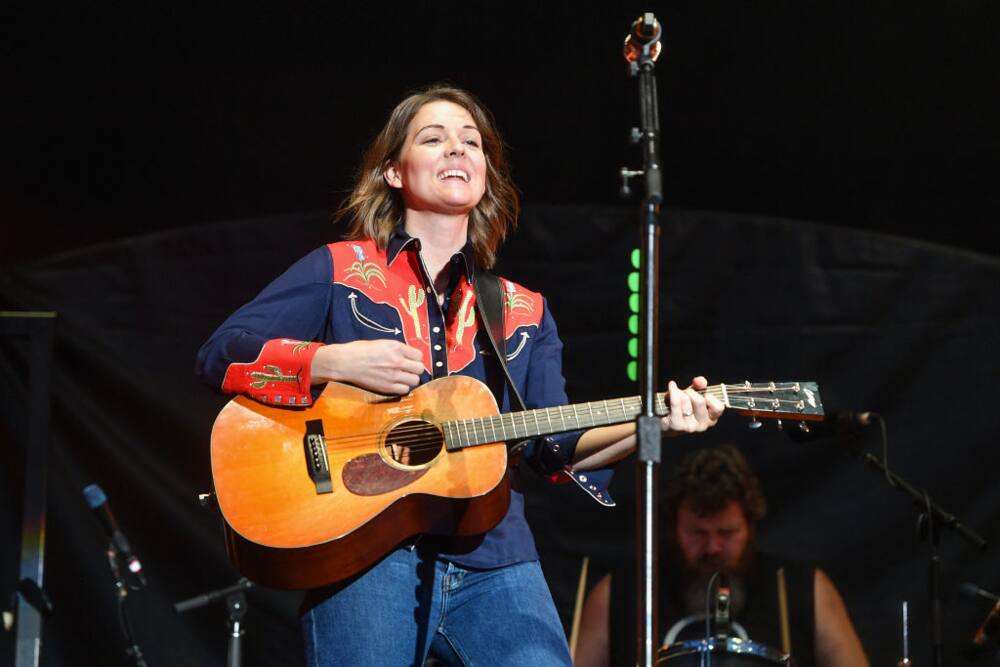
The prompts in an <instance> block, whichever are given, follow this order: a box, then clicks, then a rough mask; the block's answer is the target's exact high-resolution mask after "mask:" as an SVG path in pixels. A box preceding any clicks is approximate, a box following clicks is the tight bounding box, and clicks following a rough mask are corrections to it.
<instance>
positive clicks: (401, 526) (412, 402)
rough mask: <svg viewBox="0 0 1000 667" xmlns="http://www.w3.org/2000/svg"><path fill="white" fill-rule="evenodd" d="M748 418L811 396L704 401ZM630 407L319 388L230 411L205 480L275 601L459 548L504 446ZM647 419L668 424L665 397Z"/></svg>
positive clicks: (471, 383) (632, 406)
mask: <svg viewBox="0 0 1000 667" xmlns="http://www.w3.org/2000/svg"><path fill="white" fill-rule="evenodd" d="M703 393H705V394H711V395H712V396H715V397H716V398H717V399H719V400H720V401H721V402H722V403H723V405H725V406H726V407H727V408H728V409H730V410H735V411H737V412H739V413H742V414H746V415H749V416H751V417H753V418H754V420H756V419H757V418H760V417H764V418H775V419H789V420H795V421H800V422H801V424H802V425H803V426H804V425H805V422H806V421H807V420H817V419H822V417H823V406H822V403H821V402H820V397H819V391H818V389H817V387H816V385H815V384H814V383H809V382H790V383H780V384H775V383H766V384H751V383H749V382H748V383H743V384H730V385H726V384H723V385H713V386H711V387H708V388H707V389H705V390H704V391H703ZM640 408H641V406H640V400H639V397H631V398H619V399H612V400H606V401H594V402H592V403H580V404H577V405H563V406H558V407H552V408H544V409H538V410H527V411H524V412H512V413H507V414H499V411H498V409H497V404H496V401H495V399H494V397H493V394H492V393H491V392H490V390H489V388H488V387H487V386H486V385H485V384H483V383H482V382H480V381H478V380H475V379H473V378H469V377H465V376H458V375H455V376H450V377H446V378H440V379H437V380H433V381H431V382H428V383H426V384H424V385H421V386H420V387H418V388H417V389H415V390H414V391H412V392H411V393H409V394H407V395H406V396H382V395H379V394H375V393H372V392H369V391H365V390H363V389H358V388H356V387H353V386H349V385H344V384H338V383H329V384H328V385H327V386H326V388H325V389H324V390H323V392H322V394H321V395H320V396H319V398H318V399H317V400H316V401H315V402H314V403H313V405H312V406H309V407H302V408H291V407H277V406H272V405H265V404H262V403H258V402H256V401H254V400H252V399H249V398H246V397H237V398H234V399H233V400H231V401H230V402H229V403H228V404H226V406H225V407H224V408H223V409H222V411H221V412H220V413H219V416H218V417H217V418H216V420H215V425H214V427H213V429H212V478H213V480H214V483H215V492H216V497H217V499H218V503H219V508H220V509H221V511H222V516H223V518H224V519H225V524H226V525H225V533H226V546H227V551H228V553H229V556H230V558H231V559H232V561H233V564H234V565H235V566H236V568H237V569H238V570H239V571H240V572H242V573H243V574H244V575H246V576H247V577H249V578H250V579H252V580H254V581H256V582H258V583H260V584H262V585H265V586H271V587H274V588H292V589H297V588H315V587H318V586H323V585H326V584H330V583H334V582H337V581H341V580H343V579H346V578H348V577H351V576H352V575H355V574H357V573H358V572H360V571H362V570H363V569H365V568H366V567H368V566H370V565H372V564H373V563H375V562H376V561H378V560H379V559H380V558H381V557H382V556H384V555H385V554H386V553H388V552H389V551H390V550H391V549H393V548H394V547H396V546H398V545H399V544H400V543H402V542H404V541H405V540H407V539H409V538H411V537H413V536H415V535H418V534H431V535H453V536H470V535H478V534H481V533H484V532H486V531H488V530H489V529H490V528H492V527H493V526H495V525H496V524H497V523H499V522H500V520H501V519H503V517H504V515H505V514H506V512H507V505H508V502H509V496H510V489H509V482H508V475H507V459H508V450H507V446H506V444H505V443H508V442H517V441H519V440H523V439H525V438H532V437H536V436H543V435H549V434H553V433H561V432H564V431H572V430H577V429H586V428H591V427H593V426H605V425H609V424H619V423H623V422H627V421H632V420H634V419H635V418H636V417H637V416H638V415H639V413H640ZM657 413H658V414H660V415H667V414H669V404H668V403H667V402H666V395H665V394H658V395H657Z"/></svg>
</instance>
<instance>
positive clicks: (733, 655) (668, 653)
mask: <svg viewBox="0 0 1000 667" xmlns="http://www.w3.org/2000/svg"><path fill="white" fill-rule="evenodd" d="M656 664H657V665H663V666H664V667H708V666H709V665H711V667H775V666H776V665H782V666H784V667H792V666H793V665H794V664H795V663H794V662H793V661H792V659H791V657H790V656H787V655H784V654H782V653H781V652H779V651H777V650H775V649H773V648H771V647H770V646H765V645H764V644H758V643H757V642H752V641H746V640H744V639H740V638H739V637H729V638H727V639H715V638H712V639H692V640H688V641H683V642H677V643H676V644H671V645H670V646H664V647H663V648H661V649H660V650H659V651H658V652H657V654H656Z"/></svg>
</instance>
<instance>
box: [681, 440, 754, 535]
mask: <svg viewBox="0 0 1000 667" xmlns="http://www.w3.org/2000/svg"><path fill="white" fill-rule="evenodd" d="M684 501H687V502H688V505H689V507H690V508H691V511H693V512H694V513H695V514H697V515H699V516H708V515H711V514H715V513H716V512H718V511H719V510H721V509H723V508H724V507H725V506H726V505H728V504H729V503H730V502H732V501H736V502H738V503H739V504H740V507H742V508H743V515H744V516H745V517H746V520H747V522H748V523H749V524H750V525H751V527H752V526H753V525H754V524H756V522H757V521H759V520H760V519H762V518H763V517H764V515H765V514H766V513H767V502H766V501H765V500H764V494H763V492H762V491H761V486H760V479H759V478H758V477H757V475H756V474H755V473H754V471H753V470H751V468H750V464H748V463H747V460H746V459H745V458H744V457H743V454H741V453H740V450H738V449H736V448H735V447H733V446H732V445H725V446H723V447H715V448H711V449H696V450H694V451H692V452H689V453H688V454H686V455H685V456H684V457H683V458H682V459H681V460H680V462H679V463H678V464H677V466H676V467H675V468H674V469H673V470H672V471H671V473H670V477H669V479H668V480H667V488H666V492H665V493H664V494H663V509H664V511H665V512H666V514H667V519H668V521H669V523H668V524H667V525H668V526H670V529H671V531H673V530H674V529H675V528H676V526H677V510H678V509H679V508H680V506H681V504H682V503H683V502H684Z"/></svg>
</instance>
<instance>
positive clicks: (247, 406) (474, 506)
mask: <svg viewBox="0 0 1000 667" xmlns="http://www.w3.org/2000/svg"><path fill="white" fill-rule="evenodd" d="M497 412H498V410H497V405H496V401H495V400H494V398H493V395H492V393H491V392H490V390H489V389H488V388H487V387H486V385H484V384H483V383H481V382H479V381H478V380H475V379H473V378H468V377H464V376H451V377H447V378H441V379H438V380H433V381H431V382H428V383H427V384H424V385H422V386H420V387H418V388H417V389H415V390H414V391H413V392H411V393H410V394H408V395H407V396H402V397H398V396H391V397H390V396H381V395H378V394H374V393H371V392H368V391H365V390H362V389H357V388H355V387H351V386H348V385H342V384H337V383H329V384H328V385H327V387H326V389H325V390H324V391H323V393H322V394H321V395H320V397H319V398H318V399H317V400H316V401H315V402H314V404H313V405H312V406H311V407H308V408H291V407H276V406H271V405H265V404H261V403H258V402H256V401H253V400H251V399H248V398H245V397H239V398H235V399H233V400H232V401H230V402H229V403H228V404H227V405H226V406H225V408H223V410H222V411H221V412H220V413H219V416H218V418H217V419H216V421H215V425H214V427H213V429H212V478H213V480H214V483H215V492H216V496H217V498H218V502H219V507H220V509H221V511H222V515H223V518H224V519H225V522H226V546H227V551H228V553H229V556H230V558H231V560H232V561H233V563H234V564H235V566H236V568H237V569H238V570H239V571H240V572H242V573H243V574H244V575H246V576H247V577H249V578H250V579H252V580H254V581H256V582H258V583H260V584H263V585H265V586H271V587H275V588H296V589H297V588H314V587H318V586H322V585H326V584H330V583H333V582H337V581H341V580H343V579H346V578H348V577H350V576H352V575H354V574H357V573H358V572H360V571H362V570H363V569H365V568H367V567H369V566H370V565H372V564H374V563H375V562H377V561H378V560H379V559H380V558H381V557H382V556H384V555H385V554H386V553H388V552H389V551H391V550H392V549H393V548H395V547H396V546H398V545H399V544H400V543H402V542H404V541H405V540H407V539H408V538H410V537H412V536H414V535H417V534H421V533H428V534H433V535H459V536H462V535H477V534H480V533H484V532H486V531H488V530H489V529H490V528H492V527H493V526H495V525H496V524H497V523H499V522H500V520H501V519H503V517H504V515H505V514H506V512H507V506H508V504H509V501H510V493H509V491H510V489H509V481H508V478H507V474H506V472H507V448H506V445H505V444H504V443H502V442H501V443H494V444H487V445H483V446H477V447H472V448H468V449H461V450H459V451H452V452H449V451H446V450H445V448H444V442H443V437H442V436H441V434H440V431H439V430H438V428H437V426H436V425H437V424H440V423H441V422H444V421H448V420H455V419H468V418H472V417H486V416H490V415H495V414H497ZM317 429H319V430H321V431H322V435H323V437H324V438H325V443H323V444H322V445H320V446H317V445H316V444H315V443H316V440H315V439H313V440H312V441H310V438H309V436H308V435H307V433H315V432H316V431H317ZM320 442H322V441H320ZM310 443H312V448H311V447H310ZM320 450H324V452H321V451H320ZM324 456H325V457H326V460H325V461H324V460H323V457H324ZM317 466H318V467H319V468H320V469H325V470H328V473H329V474H328V481H324V479H322V478H321V477H322V475H320V478H318V477H317V475H316V467H317Z"/></svg>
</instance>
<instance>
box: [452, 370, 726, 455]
mask: <svg viewBox="0 0 1000 667" xmlns="http://www.w3.org/2000/svg"><path fill="white" fill-rule="evenodd" d="M701 393H703V394H711V395H713V396H715V397H716V398H718V399H719V400H723V398H724V396H725V390H724V388H723V386H722V385H718V386H716V387H709V388H707V389H705V390H704V391H703V392H701ZM666 397H667V395H666V393H660V394H657V395H656V414H658V415H660V416H664V417H665V416H666V415H668V414H670V406H669V405H668V404H667V402H666ZM641 410H642V402H641V400H640V398H639V397H638V396H630V397H628V398H613V399H609V400H606V401H592V402H590V403H577V404H575V405H559V406H556V407H552V408H539V409H537V410H525V411H524V412H508V413H506V414H500V415H494V416H491V417H476V418H473V419H456V420H454V421H448V422H444V423H442V424H441V429H442V430H443V431H444V435H445V441H446V442H447V449H448V450H449V451H455V450H459V449H465V448H466V447H475V446H476V445H483V444H487V443H492V442H503V441H515V440H524V439H526V438H535V437H538V436H543V435H551V434H553V433H564V432H566V431H577V430H581V429H588V428H593V427H595V426H610V425H612V424H623V423H625V422H628V421H632V420H634V419H635V418H636V417H638V416H639V412H640V411H641Z"/></svg>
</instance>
